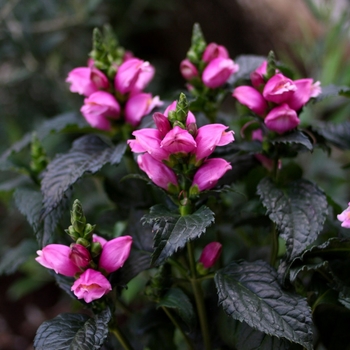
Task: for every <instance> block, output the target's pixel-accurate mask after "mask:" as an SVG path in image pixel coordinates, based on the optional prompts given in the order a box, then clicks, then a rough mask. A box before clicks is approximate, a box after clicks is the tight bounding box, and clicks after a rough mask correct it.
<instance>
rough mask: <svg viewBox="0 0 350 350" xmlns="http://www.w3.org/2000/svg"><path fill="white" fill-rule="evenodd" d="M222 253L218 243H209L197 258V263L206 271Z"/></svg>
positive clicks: (220, 245)
mask: <svg viewBox="0 0 350 350" xmlns="http://www.w3.org/2000/svg"><path fill="white" fill-rule="evenodd" d="M221 251H222V244H221V243H219V242H211V243H209V244H207V245H206V246H205V247H204V248H203V250H202V254H201V256H200V258H199V262H200V263H202V264H203V266H204V267H205V268H206V269H210V268H211V267H213V266H214V265H215V263H216V262H217V261H218V259H219V258H220V255H221Z"/></svg>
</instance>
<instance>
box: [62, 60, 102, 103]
mask: <svg viewBox="0 0 350 350" xmlns="http://www.w3.org/2000/svg"><path fill="white" fill-rule="evenodd" d="M66 82H67V83H70V84H71V85H70V88H69V89H70V91H71V92H77V93H78V94H80V95H85V96H87V97H88V96H90V95H91V94H92V93H94V92H96V91H99V90H101V89H108V87H109V82H108V78H107V77H106V76H105V75H104V74H103V73H102V72H101V71H100V70H98V69H97V68H95V67H78V68H74V69H73V70H71V71H70V72H69V73H68V77H67V79H66Z"/></svg>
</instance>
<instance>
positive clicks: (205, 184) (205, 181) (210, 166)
mask: <svg viewBox="0 0 350 350" xmlns="http://www.w3.org/2000/svg"><path fill="white" fill-rule="evenodd" d="M230 169H232V167H231V165H230V163H228V162H227V161H226V160H225V159H222V158H210V159H207V160H205V161H204V163H203V164H202V166H201V167H200V168H199V169H198V170H197V172H196V173H195V175H194V178H193V182H192V186H198V189H199V191H205V190H209V189H211V188H213V187H214V186H215V185H216V184H217V182H218V180H219V179H220V178H221V177H222V176H223V175H224V174H225V173H226V172H227V171H228V170H230Z"/></svg>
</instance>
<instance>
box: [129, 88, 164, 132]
mask: <svg viewBox="0 0 350 350" xmlns="http://www.w3.org/2000/svg"><path fill="white" fill-rule="evenodd" d="M162 104H163V102H162V101H160V100H159V97H158V96H155V97H152V94H148V93H139V94H137V95H133V96H131V97H130V98H129V99H128V101H127V102H126V105H125V121H126V122H127V123H129V124H131V125H132V126H134V127H136V126H138V125H139V124H140V122H141V119H142V117H144V116H145V115H147V114H149V113H150V112H151V110H152V109H153V108H155V107H158V106H161V105H162Z"/></svg>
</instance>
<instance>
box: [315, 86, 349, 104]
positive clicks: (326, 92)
mask: <svg viewBox="0 0 350 350" xmlns="http://www.w3.org/2000/svg"><path fill="white" fill-rule="evenodd" d="M347 90H349V87H348V86H337V85H334V84H330V85H327V86H322V92H321V94H320V95H318V96H317V97H316V98H315V101H316V102H319V101H322V100H324V99H325V98H328V97H333V96H339V95H342V94H343V93H344V92H345V94H346V91H347Z"/></svg>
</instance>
